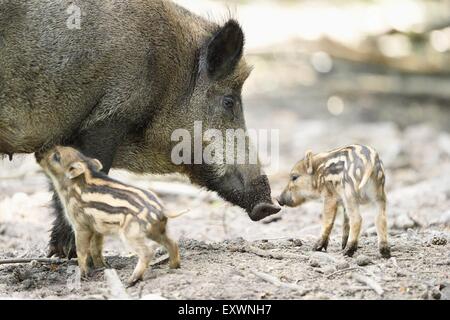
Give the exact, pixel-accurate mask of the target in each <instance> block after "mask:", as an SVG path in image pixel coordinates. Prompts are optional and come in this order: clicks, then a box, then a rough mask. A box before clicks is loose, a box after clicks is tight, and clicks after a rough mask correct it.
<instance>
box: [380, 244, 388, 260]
mask: <svg viewBox="0 0 450 320" xmlns="http://www.w3.org/2000/svg"><path fill="white" fill-rule="evenodd" d="M380 254H381V256H382V257H383V258H385V259H389V258H390V257H391V249H390V248H389V247H388V246H387V245H386V246H382V247H380Z"/></svg>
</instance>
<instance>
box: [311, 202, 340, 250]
mask: <svg viewBox="0 0 450 320" xmlns="http://www.w3.org/2000/svg"><path fill="white" fill-rule="evenodd" d="M337 207H338V203H337V199H336V198H335V197H333V196H331V195H330V196H326V197H325V200H324V210H323V215H322V235H321V236H320V239H319V240H318V241H317V243H316V244H315V245H314V248H313V249H314V251H321V250H322V249H324V250H327V247H328V241H329V239H330V233H331V230H332V229H333V225H334V220H335V218H336V212H337Z"/></svg>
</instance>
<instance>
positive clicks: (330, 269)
mask: <svg viewBox="0 0 450 320" xmlns="http://www.w3.org/2000/svg"><path fill="white" fill-rule="evenodd" d="M322 271H323V273H324V274H332V273H333V272H335V271H336V269H335V268H334V267H331V266H326V267H323V268H322Z"/></svg>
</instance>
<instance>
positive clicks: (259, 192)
mask: <svg viewBox="0 0 450 320" xmlns="http://www.w3.org/2000/svg"><path fill="white" fill-rule="evenodd" d="M202 169H203V170H202V171H203V172H202V173H203V177H202V178H201V181H200V185H203V186H205V187H206V188H208V189H210V190H212V191H216V192H217V193H218V194H219V195H220V196H221V197H222V198H223V199H225V200H226V201H229V202H230V203H232V204H235V205H237V206H239V207H241V208H243V209H245V210H246V211H247V213H248V215H249V217H250V219H251V220H253V221H259V220H262V219H264V218H266V217H268V216H270V215H273V214H275V213H277V212H279V211H280V210H281V208H280V207H279V206H277V205H275V204H274V203H273V202H272V198H271V189H270V185H269V180H268V179H267V176H266V175H264V174H259V175H257V176H256V177H251V175H250V177H249V174H248V173H246V170H238V169H233V170H228V172H227V173H226V174H225V175H223V176H221V177H217V176H214V175H213V174H206V175H205V170H204V169H205V168H202ZM250 173H251V172H250Z"/></svg>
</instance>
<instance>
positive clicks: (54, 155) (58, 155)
mask: <svg viewBox="0 0 450 320" xmlns="http://www.w3.org/2000/svg"><path fill="white" fill-rule="evenodd" d="M52 160H53V161H54V162H58V163H59V162H61V155H60V154H59V153H58V152H55V153H54V154H53V156H52Z"/></svg>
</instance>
